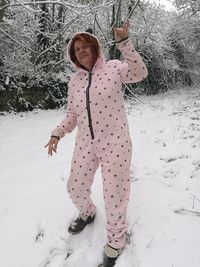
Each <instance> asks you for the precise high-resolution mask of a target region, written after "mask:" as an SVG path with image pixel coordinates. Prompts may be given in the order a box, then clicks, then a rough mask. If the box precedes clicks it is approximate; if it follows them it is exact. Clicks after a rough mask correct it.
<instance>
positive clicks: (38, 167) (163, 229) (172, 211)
mask: <svg viewBox="0 0 200 267" xmlns="http://www.w3.org/2000/svg"><path fill="white" fill-rule="evenodd" d="M140 99H141V100H142V101H143V103H141V102H138V101H137V102H136V103H134V102H132V103H128V104H127V113H128V119H129V125H130V131H131V135H132V140H133V160H132V169H131V175H132V193H131V201H130V203H129V213H128V221H129V225H130V237H129V244H127V246H126V248H125V250H124V252H123V254H122V255H121V257H120V259H119V260H118V262H117V264H116V267H199V266H200V253H199V248H200V92H199V90H198V89H197V88H196V90H195V89H188V90H178V91H176V92H167V93H165V94H162V95H157V96H142V97H140ZM63 116H64V110H55V111H33V112H30V113H20V114H17V115H10V114H9V115H6V116H1V117H0V139H1V152H0V265H1V266H2V267H82V266H85V267H96V266H97V264H98V263H99V262H100V261H101V256H102V255H101V253H102V248H103V245H104V244H105V240H106V239H105V238H106V233H105V215H104V204H103V197H102V185H101V176H100V170H98V171H97V174H96V177H95V183H94V185H93V195H92V196H93V199H94V202H95V203H96V205H97V206H98V214H97V218H96V220H95V223H94V224H93V225H90V226H89V227H88V228H87V229H85V230H84V231H83V232H82V233H81V234H80V235H78V236H75V237H70V236H69V234H68V233H67V227H68V225H69V223H70V221H71V220H72V219H73V218H74V217H75V216H76V215H77V212H76V210H75V208H74V207H73V205H72V203H71V201H70V199H69V197H68V195H67V192H66V186H65V185H66V179H67V176H68V174H69V170H70V161H71V156H72V151H73V146H74V137H75V132H73V133H72V134H71V135H67V136H66V137H65V138H64V139H63V140H62V141H61V142H60V144H59V149H58V153H57V154H56V155H54V156H53V157H52V158H51V157H48V156H47V151H46V150H45V149H44V148H43V147H44V145H45V144H46V143H47V141H48V138H49V134H50V132H51V130H52V129H53V128H54V127H55V126H56V125H57V123H58V122H60V120H61V119H62V118H63Z"/></svg>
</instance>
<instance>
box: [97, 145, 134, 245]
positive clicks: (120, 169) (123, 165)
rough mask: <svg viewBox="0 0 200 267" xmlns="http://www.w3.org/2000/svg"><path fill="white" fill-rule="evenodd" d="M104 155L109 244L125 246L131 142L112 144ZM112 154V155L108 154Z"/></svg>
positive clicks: (104, 184) (103, 173)
mask: <svg viewBox="0 0 200 267" xmlns="http://www.w3.org/2000/svg"><path fill="white" fill-rule="evenodd" d="M106 153H107V157H102V162H101V171H102V177H103V191H104V201H105V207H106V219H107V238H108V245H110V246H111V247H113V248H116V249H120V248H123V247H124V245H125V242H126V232H127V220H126V216H127V205H128V201H129V195H130V163H131V143H130V142H125V143H124V144H117V145H112V146H110V148H109V150H107V151H106ZM108 155H112V156H110V157H109V156H108Z"/></svg>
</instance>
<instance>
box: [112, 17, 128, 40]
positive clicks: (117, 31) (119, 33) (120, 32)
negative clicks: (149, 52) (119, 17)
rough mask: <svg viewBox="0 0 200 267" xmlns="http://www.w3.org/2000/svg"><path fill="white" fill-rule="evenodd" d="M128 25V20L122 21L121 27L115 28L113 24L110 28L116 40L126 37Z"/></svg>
mask: <svg viewBox="0 0 200 267" xmlns="http://www.w3.org/2000/svg"><path fill="white" fill-rule="evenodd" d="M129 26H130V23H129V21H127V22H125V23H124V25H123V27H120V28H117V27H115V26H114V27H113V28H112V29H113V33H114V37H115V41H116V42H119V41H121V40H123V39H126V38H127V37H128V29H129Z"/></svg>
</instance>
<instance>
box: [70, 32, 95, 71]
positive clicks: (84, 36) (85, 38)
mask: <svg viewBox="0 0 200 267" xmlns="http://www.w3.org/2000/svg"><path fill="white" fill-rule="evenodd" d="M77 40H79V41H82V42H84V43H85V44H88V45H90V47H91V49H92V54H93V65H94V64H95V62H96V61H97V58H98V57H99V55H100V48H99V43H98V41H97V39H96V38H95V37H94V36H92V35H91V34H88V33H78V34H76V35H75V37H74V38H73V39H72V40H71V43H70V47H69V56H70V59H71V61H72V62H73V63H74V64H75V65H76V66H77V67H81V65H80V63H79V62H78V60H77V58H76V54H75V50H74V44H75V42H76V41H77Z"/></svg>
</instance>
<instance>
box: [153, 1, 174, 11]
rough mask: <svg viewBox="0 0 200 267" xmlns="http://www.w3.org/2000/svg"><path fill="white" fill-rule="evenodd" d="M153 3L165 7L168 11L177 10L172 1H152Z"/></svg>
mask: <svg viewBox="0 0 200 267" xmlns="http://www.w3.org/2000/svg"><path fill="white" fill-rule="evenodd" d="M151 2H156V3H157V4H159V3H160V4H161V5H163V6H164V7H165V9H166V10H173V9H175V8H174V6H173V5H172V0H171V1H170V0H151Z"/></svg>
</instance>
